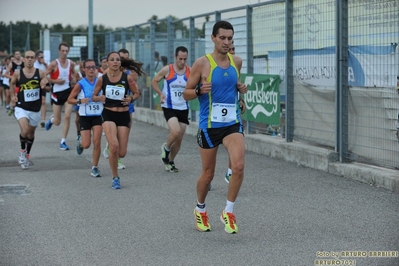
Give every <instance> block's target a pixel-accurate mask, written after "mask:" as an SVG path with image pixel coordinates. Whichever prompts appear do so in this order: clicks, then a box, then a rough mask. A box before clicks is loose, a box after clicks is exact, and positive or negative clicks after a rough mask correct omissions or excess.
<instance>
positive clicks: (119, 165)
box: [118, 158, 126, 170]
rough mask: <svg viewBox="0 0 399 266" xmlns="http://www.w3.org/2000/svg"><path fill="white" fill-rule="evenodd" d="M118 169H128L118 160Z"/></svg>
mask: <svg viewBox="0 0 399 266" xmlns="http://www.w3.org/2000/svg"><path fill="white" fill-rule="evenodd" d="M118 169H119V170H121V169H126V166H125V165H124V164H123V163H122V160H121V159H120V158H118Z"/></svg>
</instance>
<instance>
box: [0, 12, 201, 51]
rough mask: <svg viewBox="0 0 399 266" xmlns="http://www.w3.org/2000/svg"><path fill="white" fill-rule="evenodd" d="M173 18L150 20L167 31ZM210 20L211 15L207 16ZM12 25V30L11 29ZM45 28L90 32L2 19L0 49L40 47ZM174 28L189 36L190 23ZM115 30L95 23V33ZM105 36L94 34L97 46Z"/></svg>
mask: <svg viewBox="0 0 399 266" xmlns="http://www.w3.org/2000/svg"><path fill="white" fill-rule="evenodd" d="M169 19H171V20H172V21H176V20H178V18H177V17H175V16H171V15H170V16H169V17H167V18H164V19H159V18H158V16H156V15H153V16H151V18H150V19H149V20H148V22H151V21H155V32H156V33H167V29H168V20H169ZM207 19H208V20H209V17H208V18H207ZM10 26H11V31H10ZM44 29H49V30H50V32H52V33H54V32H57V33H69V34H72V33H73V34H75V35H79V33H80V34H83V33H85V34H86V33H87V32H88V26H85V25H80V26H71V25H70V24H67V25H66V26H63V25H62V24H61V23H57V24H54V25H51V26H48V25H47V24H44V25H42V24H40V23H31V22H29V21H18V22H16V23H13V24H12V25H10V24H5V23H4V22H3V21H0V51H6V52H8V53H9V54H10V53H13V52H14V51H16V50H20V51H21V52H22V53H23V52H25V51H26V50H27V49H30V50H33V51H35V50H37V49H40V33H41V31H43V30H44ZM126 30H127V32H128V33H129V32H131V34H133V30H134V28H127V29H126ZM174 30H175V31H176V30H181V31H182V33H183V36H185V37H188V36H189V28H188V25H186V24H184V22H182V21H179V22H176V23H174ZM110 31H114V29H112V28H109V27H106V26H104V25H101V24H100V25H94V26H93V32H94V33H100V32H101V33H105V32H110ZM149 32H150V24H148V26H143V27H141V33H140V35H143V34H146V33H147V34H148V33H149ZM10 36H12V51H10ZM200 37H202V38H203V37H204V28H202V29H197V28H196V29H195V38H200ZM104 41H105V40H104V37H103V36H100V35H99V34H97V35H96V34H94V43H95V44H96V46H99V47H101V48H102V47H103V46H104V45H105V44H104Z"/></svg>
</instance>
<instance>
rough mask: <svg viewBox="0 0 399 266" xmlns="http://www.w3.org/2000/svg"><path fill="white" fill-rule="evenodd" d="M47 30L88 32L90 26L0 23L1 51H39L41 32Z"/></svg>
mask: <svg viewBox="0 0 399 266" xmlns="http://www.w3.org/2000/svg"><path fill="white" fill-rule="evenodd" d="M10 26H11V31H10ZM46 28H48V29H50V32H61V33H62V32H65V33H67V32H68V33H72V32H73V33H87V32H88V26H82V25H81V26H77V27H73V26H71V25H69V24H68V25H66V26H65V27H64V26H63V25H62V24H61V23H57V24H54V25H52V26H50V27H49V26H48V25H46V24H45V25H42V24H40V23H31V22H29V21H18V22H16V23H13V24H11V25H10V24H5V23H4V22H2V21H0V51H3V52H4V51H6V52H7V53H9V54H11V53H13V52H14V51H16V50H19V51H21V52H22V53H23V52H25V51H26V50H28V49H30V50H33V51H35V50H38V49H40V32H41V31H43V30H44V29H46ZM112 30H113V29H112V28H109V27H105V26H104V25H94V26H93V32H106V31H112ZM10 35H12V51H10ZM28 36H29V43H28Z"/></svg>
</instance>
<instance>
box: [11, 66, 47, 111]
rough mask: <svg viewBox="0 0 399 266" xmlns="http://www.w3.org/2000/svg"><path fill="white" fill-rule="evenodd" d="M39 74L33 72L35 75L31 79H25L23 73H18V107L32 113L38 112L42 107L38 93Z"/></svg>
mask: <svg viewBox="0 0 399 266" xmlns="http://www.w3.org/2000/svg"><path fill="white" fill-rule="evenodd" d="M40 81H41V79H40V72H39V69H36V70H35V74H34V75H33V76H32V77H31V78H27V77H25V74H24V72H23V71H22V70H21V71H20V78H19V82H18V84H19V90H18V93H17V97H18V102H17V105H16V106H18V107H20V108H22V109H24V110H27V111H32V112H39V111H40V107H41V106H42V98H41V91H40Z"/></svg>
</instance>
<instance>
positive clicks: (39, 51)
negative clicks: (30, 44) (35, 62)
mask: <svg viewBox="0 0 399 266" xmlns="http://www.w3.org/2000/svg"><path fill="white" fill-rule="evenodd" d="M42 53H43V51H42V50H37V51H36V52H35V55H36V57H38V56H39V55H40V54H42Z"/></svg>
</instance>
